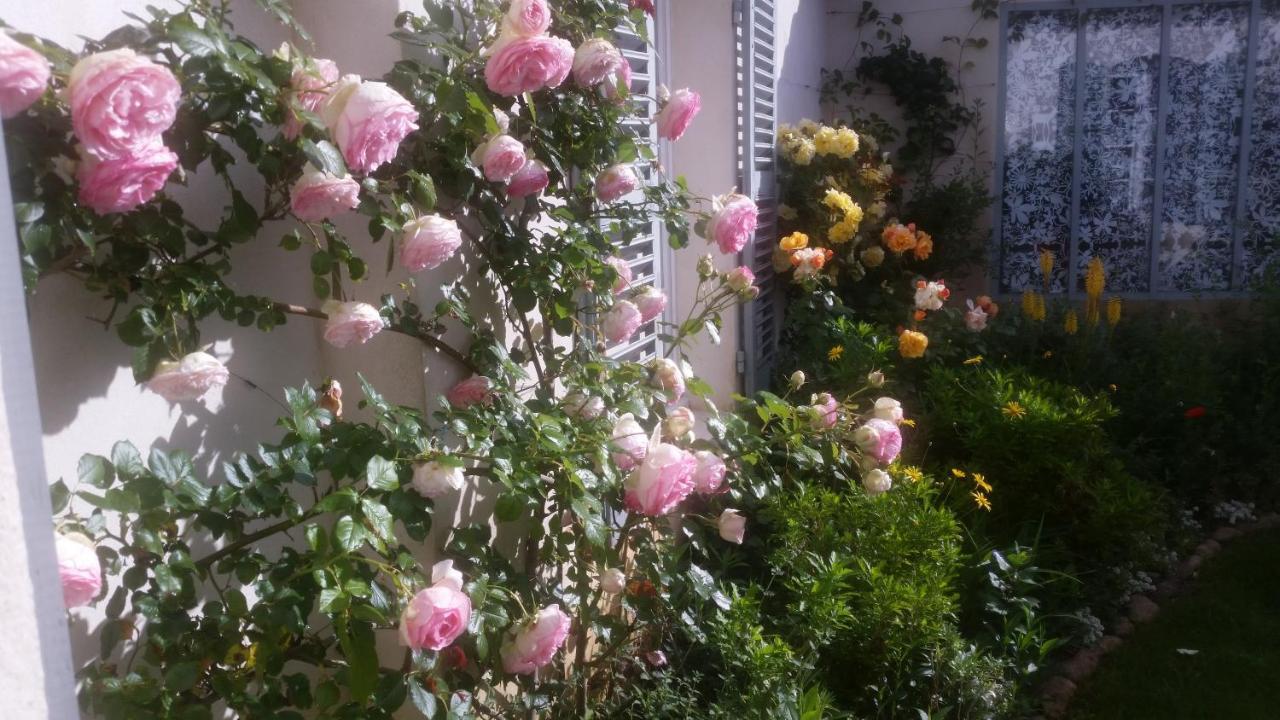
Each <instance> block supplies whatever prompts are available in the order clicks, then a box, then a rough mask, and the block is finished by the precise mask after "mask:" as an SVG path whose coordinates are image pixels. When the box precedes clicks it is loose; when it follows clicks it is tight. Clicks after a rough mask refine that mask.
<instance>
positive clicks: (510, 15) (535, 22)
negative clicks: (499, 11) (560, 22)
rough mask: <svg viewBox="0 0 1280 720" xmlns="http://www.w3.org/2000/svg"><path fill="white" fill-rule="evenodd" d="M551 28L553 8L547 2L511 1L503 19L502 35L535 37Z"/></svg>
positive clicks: (539, 0) (533, 0)
mask: <svg viewBox="0 0 1280 720" xmlns="http://www.w3.org/2000/svg"><path fill="white" fill-rule="evenodd" d="M549 27H551V8H549V7H547V0H511V7H510V8H508V9H507V14H506V16H505V17H503V18H502V33H503V34H504V35H507V36H509V37H534V36H536V35H541V34H543V33H545V32H546V31H547V28H549Z"/></svg>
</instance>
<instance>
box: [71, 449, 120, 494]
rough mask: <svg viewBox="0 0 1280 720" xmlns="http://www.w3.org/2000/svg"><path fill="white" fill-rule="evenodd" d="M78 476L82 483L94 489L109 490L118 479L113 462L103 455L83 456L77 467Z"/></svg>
mask: <svg viewBox="0 0 1280 720" xmlns="http://www.w3.org/2000/svg"><path fill="white" fill-rule="evenodd" d="M76 475H77V476H78V478H79V480H80V482H82V483H88V484H89V485H92V486H94V487H100V488H107V487H110V486H111V483H112V481H114V480H115V479H116V471H115V468H113V467H111V461H110V460H107V459H106V458H104V457H102V456H101V455H83V456H81V457H80V464H79V465H77V466H76Z"/></svg>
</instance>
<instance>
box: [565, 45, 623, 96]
mask: <svg viewBox="0 0 1280 720" xmlns="http://www.w3.org/2000/svg"><path fill="white" fill-rule="evenodd" d="M626 64H627V61H626V59H625V58H623V57H622V53H621V52H619V51H618V48H616V47H614V46H613V43H611V42H609V41H608V40H604V39H602V38H592V39H590V40H587V41H586V42H584V43H582V45H580V46H578V51H577V52H576V53H574V56H573V79H574V80H575V81H576V82H577V83H578V84H579V85H581V86H582V87H595V86H596V85H599V84H600V83H602V82H605V81H606V80H609V79H610V78H611V77H613V76H616V75H617V74H618V73H619V72H620V71H621V70H622V66H623V65H626Z"/></svg>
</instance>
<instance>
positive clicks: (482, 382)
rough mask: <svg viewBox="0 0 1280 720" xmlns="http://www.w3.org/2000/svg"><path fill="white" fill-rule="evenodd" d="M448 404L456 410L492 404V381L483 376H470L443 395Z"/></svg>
mask: <svg viewBox="0 0 1280 720" xmlns="http://www.w3.org/2000/svg"><path fill="white" fill-rule="evenodd" d="M445 399H446V400H448V401H449V404H450V405H452V406H454V407H456V408H465V407H471V406H472V405H475V404H477V403H479V404H481V405H492V404H493V381H492V380H490V379H489V378H487V377H485V376H484V375H472V376H471V377H469V378H467V379H466V380H463V381H462V382H460V383H458V384H457V385H454V386H453V389H452V390H450V391H449V393H448V394H447V395H445Z"/></svg>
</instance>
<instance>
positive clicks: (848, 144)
mask: <svg viewBox="0 0 1280 720" xmlns="http://www.w3.org/2000/svg"><path fill="white" fill-rule="evenodd" d="M813 144H814V145H815V146H816V147H817V150H818V154H819V155H835V156H836V157H838V158H840V159H842V160H848V159H849V158H851V157H853V155H854V153H856V152H858V134H857V133H856V132H854V131H852V130H850V129H849V128H839V129H836V128H833V127H829V126H826V125H823V126H822V127H821V128H819V129H818V132H817V133H815V134H814V136H813Z"/></svg>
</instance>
